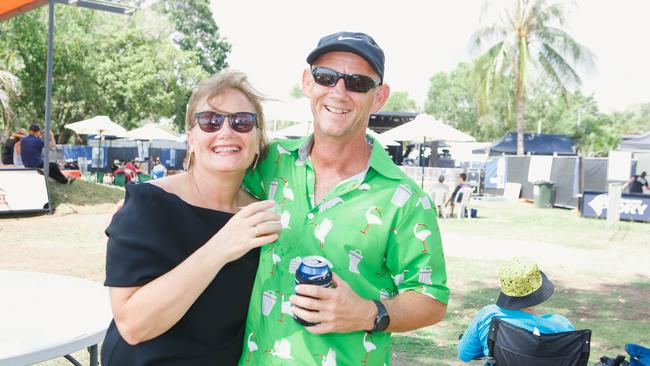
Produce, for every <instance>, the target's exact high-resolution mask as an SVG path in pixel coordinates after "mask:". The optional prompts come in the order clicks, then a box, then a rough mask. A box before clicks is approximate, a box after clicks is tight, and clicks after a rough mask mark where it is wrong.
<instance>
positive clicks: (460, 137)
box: [380, 113, 476, 142]
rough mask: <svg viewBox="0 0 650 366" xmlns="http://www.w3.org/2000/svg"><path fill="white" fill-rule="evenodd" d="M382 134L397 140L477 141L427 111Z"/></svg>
mask: <svg viewBox="0 0 650 366" xmlns="http://www.w3.org/2000/svg"><path fill="white" fill-rule="evenodd" d="M380 136H382V137H384V138H387V139H390V140H395V141H460V142H474V141H476V139H475V138H473V137H472V136H470V135H468V134H466V133H465V132H462V131H459V130H457V129H455V128H453V127H451V126H449V125H448V124H446V123H443V122H440V121H438V120H436V119H435V118H433V117H432V116H431V115H428V114H426V113H421V114H418V115H417V117H415V119H414V120H412V121H410V122H407V123H405V124H403V125H400V126H397V127H395V128H393V129H390V130H388V131H386V132H384V133H382V134H380Z"/></svg>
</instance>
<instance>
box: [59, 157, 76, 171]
mask: <svg viewBox="0 0 650 366" xmlns="http://www.w3.org/2000/svg"><path fill="white" fill-rule="evenodd" d="M63 169H70V170H77V169H79V165H78V164H77V162H76V161H75V160H74V159H65V165H64V166H63Z"/></svg>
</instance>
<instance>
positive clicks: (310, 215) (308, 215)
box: [307, 212, 314, 220]
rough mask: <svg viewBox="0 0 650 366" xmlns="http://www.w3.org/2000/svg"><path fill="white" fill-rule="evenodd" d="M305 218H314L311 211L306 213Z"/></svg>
mask: <svg viewBox="0 0 650 366" xmlns="http://www.w3.org/2000/svg"><path fill="white" fill-rule="evenodd" d="M307 218H308V219H310V220H311V219H313V218H314V214H313V213H311V212H310V213H308V214H307Z"/></svg>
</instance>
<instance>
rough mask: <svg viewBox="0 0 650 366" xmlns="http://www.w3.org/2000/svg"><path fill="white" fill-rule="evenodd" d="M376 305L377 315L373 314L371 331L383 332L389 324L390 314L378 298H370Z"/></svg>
mask: <svg viewBox="0 0 650 366" xmlns="http://www.w3.org/2000/svg"><path fill="white" fill-rule="evenodd" d="M372 302H374V303H375V306H377V316H375V325H374V326H373V327H372V330H371V332H383V331H384V330H386V328H388V324H390V316H388V311H387V310H386V307H385V306H384V304H382V303H381V301H379V300H372Z"/></svg>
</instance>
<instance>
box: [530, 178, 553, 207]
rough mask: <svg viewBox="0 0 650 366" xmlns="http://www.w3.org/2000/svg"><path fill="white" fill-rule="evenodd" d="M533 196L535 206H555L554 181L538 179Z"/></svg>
mask: <svg viewBox="0 0 650 366" xmlns="http://www.w3.org/2000/svg"><path fill="white" fill-rule="evenodd" d="M534 184H535V186H534V188H533V196H534V198H535V206H536V207H539V208H551V207H553V186H554V183H553V182H547V181H537V182H535V183H534Z"/></svg>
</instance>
